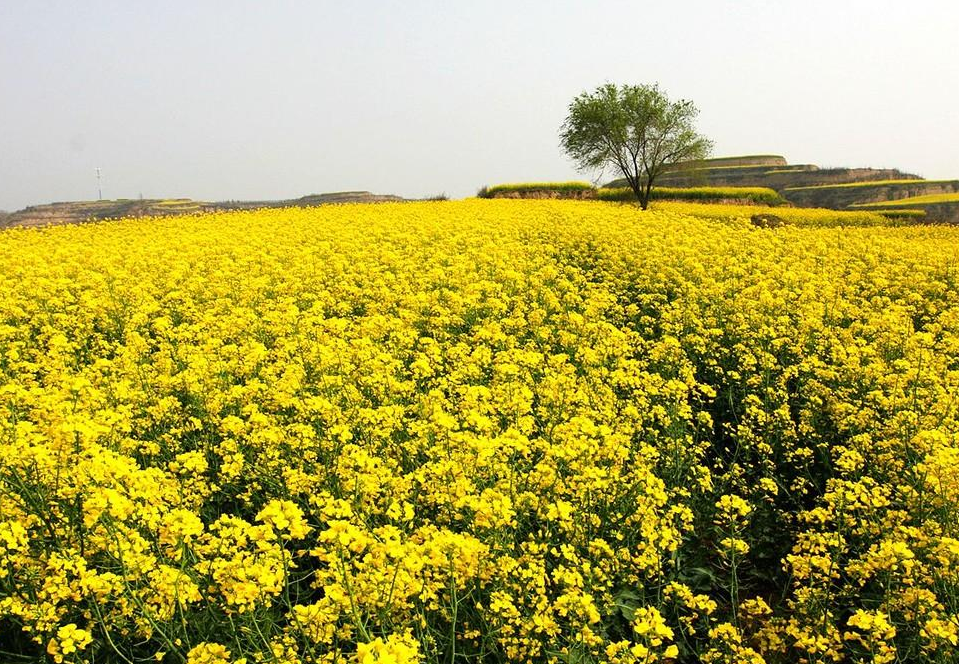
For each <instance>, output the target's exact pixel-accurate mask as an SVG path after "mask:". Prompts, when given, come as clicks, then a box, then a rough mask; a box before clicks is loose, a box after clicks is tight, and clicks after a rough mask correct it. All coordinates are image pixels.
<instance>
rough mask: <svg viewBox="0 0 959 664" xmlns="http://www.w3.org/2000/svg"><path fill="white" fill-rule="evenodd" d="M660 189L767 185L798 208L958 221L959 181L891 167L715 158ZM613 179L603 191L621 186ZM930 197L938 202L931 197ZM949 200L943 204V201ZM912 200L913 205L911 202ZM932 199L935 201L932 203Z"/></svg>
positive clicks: (678, 173)
mask: <svg viewBox="0 0 959 664" xmlns="http://www.w3.org/2000/svg"><path fill="white" fill-rule="evenodd" d="M656 184H657V185H658V186H661V187H704V186H708V187H766V188H768V189H772V190H774V191H776V192H777V193H778V194H779V195H780V196H782V197H783V198H784V199H786V200H787V201H788V202H789V203H792V204H793V205H797V206H800V207H818V208H828V209H832V210H845V209H849V208H856V207H858V206H863V205H867V204H869V205H871V206H872V207H883V206H884V204H885V203H887V202H888V203H890V204H893V203H894V204H895V205H894V207H897V208H901V207H909V208H912V209H924V210H925V211H926V219H927V220H929V221H943V222H951V223H959V201H956V202H953V201H952V198H951V197H950V196H951V195H952V194H955V193H959V180H926V179H924V178H921V177H919V176H918V175H915V174H913V173H906V172H903V171H900V170H899V169H895V168H820V167H818V166H816V165H815V164H789V163H788V162H787V160H786V159H785V158H784V157H782V156H779V155H752V156H741V157H719V158H716V159H706V160H703V161H697V162H686V163H682V164H677V165H675V166H673V167H672V168H671V169H670V170H669V171H667V172H666V173H664V174H663V175H662V176H660V178H659V179H658V180H657V181H656ZM625 185H626V181H625V180H621V179H620V180H613V181H612V182H609V183H607V184H605V185H603V187H604V188H619V187H623V186H625ZM931 196H937V197H940V198H936V199H931V198H930V197H931ZM942 196H946V197H950V198H947V200H943V199H942V198H941V197H942ZM911 199H916V202H915V204H912V203H911V202H910V200H911ZM933 200H934V202H933Z"/></svg>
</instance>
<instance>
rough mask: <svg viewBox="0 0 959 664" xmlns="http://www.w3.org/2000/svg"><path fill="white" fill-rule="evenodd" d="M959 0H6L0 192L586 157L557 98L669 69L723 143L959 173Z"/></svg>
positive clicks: (468, 179) (799, 158)
mask: <svg viewBox="0 0 959 664" xmlns="http://www.w3.org/2000/svg"><path fill="white" fill-rule="evenodd" d="M957 34H959V2H955V1H954V0H913V1H911V2H902V1H901V0H896V1H888V0H870V1H860V0H829V1H827V0H775V1H774V0H767V1H759V0H740V1H737V2H722V1H719V0H685V1H678V2H670V1H669V0H659V1H657V2H645V1H639V0H633V1H632V2H627V1H622V2H614V1H610V2H585V1H584V2H567V1H558V0H552V1H545V0H544V1H536V2H522V1H519V0H517V1H514V2H500V1H492V2H490V1H484V2H477V1H475V0H474V1H472V2H460V1H459V0H447V1H445V2H442V1H436V2H427V1H422V0H402V1H396V2H392V1H386V0H383V1H370V2H366V3H349V2H327V1H322V0H316V1H312V2H307V1H305V0H304V1H301V2H292V1H288V2H282V1H273V2H241V1H237V0H231V1H229V2H227V1H223V2H213V1H202V0H192V1H180V0H166V1H164V2H154V1H149V2H147V1H138V0H122V1H121V0H118V1H116V2H106V1H94V0H87V1H85V2H75V1H73V0H69V1H67V0H64V1H62V2H49V1H43V0H0V209H7V210H13V209H17V208H21V207H23V206H25V205H29V204H35V203H44V202H50V201H54V200H74V199H91V198H96V176H95V170H94V169H95V168H96V167H97V166H100V167H101V168H102V169H103V194H104V197H105V198H118V197H120V198H134V197H137V196H138V195H140V194H142V195H143V196H144V197H148V198H149V197H191V198H198V199H212V200H220V199H253V198H285V197H295V196H300V195H303V194H307V193H312V192H324V191H337V190H344V189H369V190H372V191H375V192H379V193H395V194H400V195H404V196H411V197H414V196H426V195H431V194H438V193H440V192H446V193H447V194H449V195H451V196H454V197H461V196H466V195H472V194H473V193H475V191H476V189H477V188H479V187H480V186H482V185H483V184H492V183H496V182H504V181H516V180H531V179H535V180H553V179H568V178H574V177H578V175H577V174H576V172H575V171H574V169H573V167H572V165H571V164H570V163H569V162H568V161H567V160H566V159H565V158H564V156H563V155H562V153H561V151H560V150H559V148H558V139H557V129H558V127H559V125H560V123H561V122H562V120H563V118H564V116H565V112H566V108H567V105H568V103H569V101H570V100H571V99H572V97H574V96H575V95H576V94H578V93H579V92H582V91H583V90H586V89H591V88H593V87H595V86H596V85H599V84H601V83H603V82H605V81H607V80H608V81H612V82H616V83H647V82H654V81H658V82H659V83H660V84H661V85H662V86H663V88H664V89H665V90H666V91H667V92H668V93H669V94H670V95H671V96H673V97H683V98H688V99H692V100H693V101H695V102H696V104H697V105H698V106H699V108H700V111H701V115H700V121H699V126H700V129H701V130H702V131H703V132H704V133H705V134H707V135H708V136H710V137H711V138H713V140H714V141H715V144H716V150H715V152H716V154H718V155H723V154H727V155H728V154H749V153H777V154H783V155H785V156H786V157H787V158H788V159H789V160H790V161H792V162H795V163H806V162H810V163H818V164H820V165H824V166H876V167H892V166H894V167H899V168H902V169H904V170H907V171H912V172H916V173H918V174H920V175H923V176H925V177H931V178H959V44H957Z"/></svg>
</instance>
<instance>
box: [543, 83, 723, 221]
mask: <svg viewBox="0 0 959 664" xmlns="http://www.w3.org/2000/svg"><path fill="white" fill-rule="evenodd" d="M697 115H699V110H698V109H697V108H696V106H695V105H694V104H693V102H691V101H686V100H685V99H680V100H679V101H670V100H669V98H668V97H667V96H666V94H665V93H664V92H663V91H662V90H660V89H659V85H621V86H618V87H617V86H616V85H613V84H612V83H607V84H605V85H601V86H600V87H598V88H596V90H595V91H593V92H584V93H583V94H581V95H579V96H578V97H576V98H575V99H574V100H573V101H572V103H571V104H570V105H569V115H568V116H567V118H566V121H565V122H564V123H563V126H562V128H561V129H560V139H561V145H562V147H563V149H564V150H565V151H566V154H567V155H569V157H570V158H571V159H573V160H575V161H576V163H577V165H578V166H579V169H580V170H583V171H589V170H591V171H597V170H598V171H599V172H602V171H605V170H606V168H608V167H613V168H615V169H617V170H618V171H619V172H621V173H622V174H623V177H625V178H626V181H627V182H628V183H629V186H630V188H631V189H632V190H633V193H635V194H636V199H637V200H638V201H639V204H640V206H641V207H642V208H643V209H644V210H645V209H646V207H647V206H648V205H649V193H650V191H651V190H652V188H653V182H654V181H655V180H656V178H657V177H659V176H660V175H661V174H662V173H663V172H664V171H666V170H668V169H669V167H670V166H671V165H673V164H677V163H679V162H684V161H695V160H699V159H703V158H705V157H707V156H708V155H709V153H710V151H711V150H712V141H710V140H709V139H707V138H706V137H705V136H702V135H700V134H698V133H696V129H695V128H694V127H693V120H695V118H696V116H697Z"/></svg>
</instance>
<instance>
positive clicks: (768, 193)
mask: <svg viewBox="0 0 959 664" xmlns="http://www.w3.org/2000/svg"><path fill="white" fill-rule="evenodd" d="M651 197H652V198H653V199H654V200H661V201H722V200H736V201H749V202H751V203H755V204H762V205H780V204H782V203H784V202H785V201H784V200H783V199H782V197H781V196H780V195H779V194H778V193H776V192H775V191H774V190H772V189H767V188H766V187H654V188H653V191H652V192H651ZM596 198H598V199H599V200H601V201H631V200H635V199H636V196H635V194H633V190H632V189H629V188H628V187H621V188H617V189H608V188H604V189H598V190H597V191H596Z"/></svg>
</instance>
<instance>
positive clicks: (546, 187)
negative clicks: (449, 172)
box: [479, 181, 595, 198]
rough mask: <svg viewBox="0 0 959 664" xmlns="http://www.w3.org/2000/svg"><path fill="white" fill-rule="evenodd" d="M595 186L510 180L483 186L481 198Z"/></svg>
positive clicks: (574, 189)
mask: <svg viewBox="0 0 959 664" xmlns="http://www.w3.org/2000/svg"><path fill="white" fill-rule="evenodd" d="M592 189H595V187H594V186H593V185H592V184H590V183H589V182H582V181H571V182H509V183H505V184H496V185H493V186H492V187H483V189H481V190H480V194H479V197H480V198H488V197H492V196H494V195H496V194H505V193H529V192H534V191H537V192H538V191H559V192H569V191H590V190H592ZM484 194H485V195H484Z"/></svg>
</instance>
